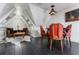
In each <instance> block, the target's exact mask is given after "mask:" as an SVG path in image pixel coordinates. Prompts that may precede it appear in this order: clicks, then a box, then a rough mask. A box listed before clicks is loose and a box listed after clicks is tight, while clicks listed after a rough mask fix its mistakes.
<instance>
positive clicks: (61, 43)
mask: <svg viewBox="0 0 79 59" xmlns="http://www.w3.org/2000/svg"><path fill="white" fill-rule="evenodd" d="M60 45H61V51H62V52H63V42H62V40H60Z"/></svg>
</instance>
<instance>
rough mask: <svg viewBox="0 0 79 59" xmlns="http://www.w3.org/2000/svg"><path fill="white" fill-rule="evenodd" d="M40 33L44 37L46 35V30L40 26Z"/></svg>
mask: <svg viewBox="0 0 79 59" xmlns="http://www.w3.org/2000/svg"><path fill="white" fill-rule="evenodd" d="M40 32H41V36H42V37H43V36H45V35H46V33H45V30H44V28H43V27H42V26H40Z"/></svg>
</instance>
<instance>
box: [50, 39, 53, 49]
mask: <svg viewBox="0 0 79 59" xmlns="http://www.w3.org/2000/svg"><path fill="white" fill-rule="evenodd" d="M52 41H53V40H52V39H50V50H51V49H52Z"/></svg>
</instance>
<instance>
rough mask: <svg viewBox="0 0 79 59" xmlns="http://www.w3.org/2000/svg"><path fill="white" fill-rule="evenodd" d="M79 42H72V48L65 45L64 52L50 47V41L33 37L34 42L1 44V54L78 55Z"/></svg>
mask: <svg viewBox="0 0 79 59" xmlns="http://www.w3.org/2000/svg"><path fill="white" fill-rule="evenodd" d="M78 54H79V44H78V43H74V42H72V46H71V48H69V47H66V46H65V47H64V52H63V53H61V51H60V50H59V49H52V50H51V51H50V50H49V48H48V41H47V39H44V40H43V41H41V39H40V38H32V42H21V44H20V45H14V44H12V43H2V44H0V55H78Z"/></svg>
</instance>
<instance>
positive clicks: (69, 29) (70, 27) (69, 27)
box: [66, 24, 72, 37]
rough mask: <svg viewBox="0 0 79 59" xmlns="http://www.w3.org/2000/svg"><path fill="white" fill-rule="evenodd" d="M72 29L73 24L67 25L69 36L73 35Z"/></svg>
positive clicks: (67, 34)
mask: <svg viewBox="0 0 79 59" xmlns="http://www.w3.org/2000/svg"><path fill="white" fill-rule="evenodd" d="M71 29H72V25H71V24H70V25H68V26H67V27H66V30H67V32H66V36H68V37H70V36H71Z"/></svg>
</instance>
